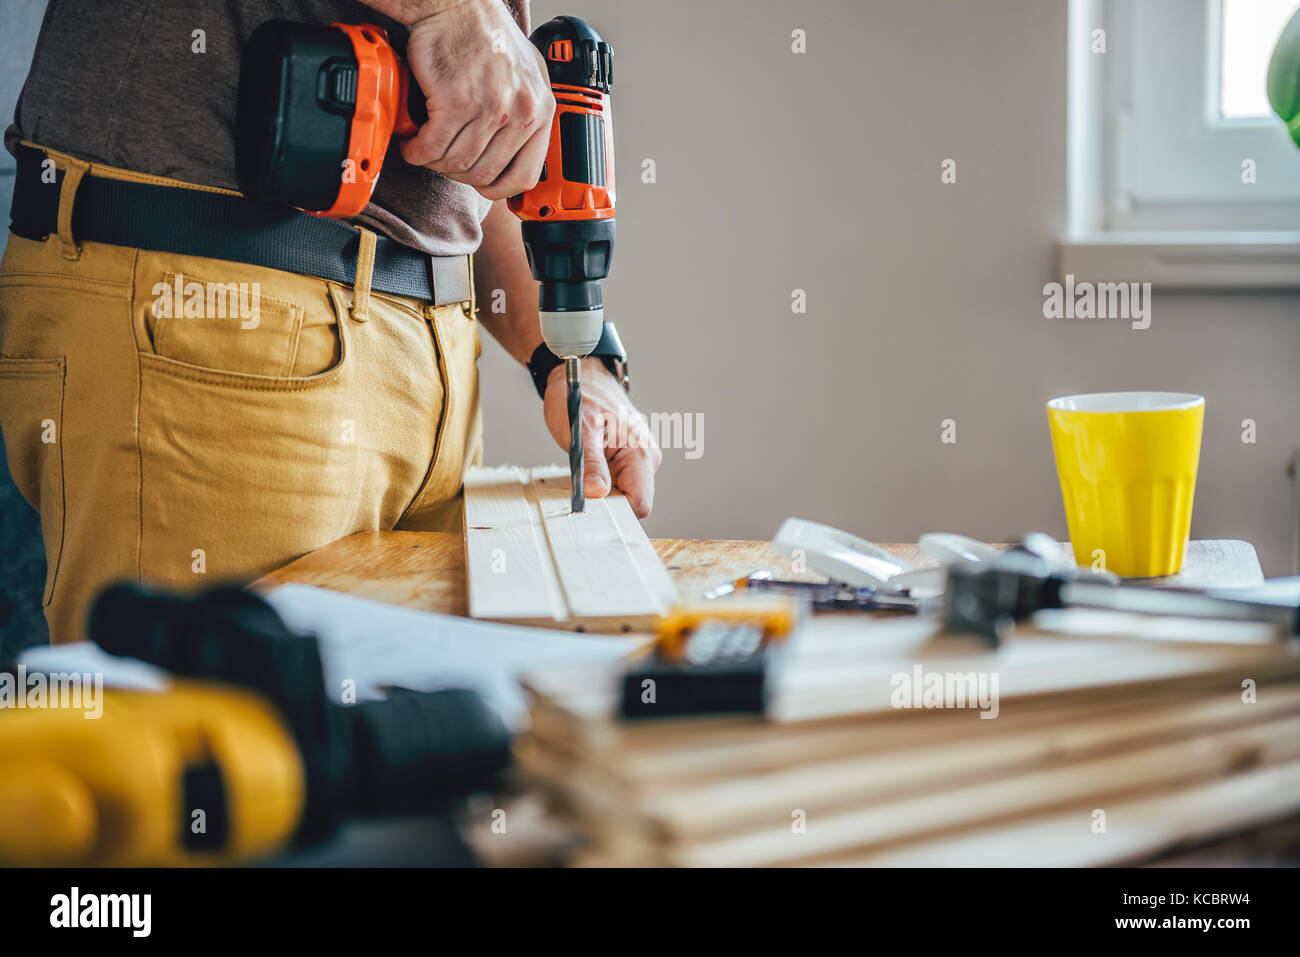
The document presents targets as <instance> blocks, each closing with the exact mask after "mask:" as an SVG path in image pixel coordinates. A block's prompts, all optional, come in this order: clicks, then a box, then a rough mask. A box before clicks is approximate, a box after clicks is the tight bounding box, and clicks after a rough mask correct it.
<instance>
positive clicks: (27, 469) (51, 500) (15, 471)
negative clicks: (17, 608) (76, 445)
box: [0, 356, 66, 605]
mask: <svg viewBox="0 0 1300 957" xmlns="http://www.w3.org/2000/svg"><path fill="white" fill-rule="evenodd" d="M65 369H66V364H65V361H64V359H63V357H62V356H59V357H56V358H49V359H15V358H0V431H3V434H4V443H5V455H6V457H7V458H8V460H9V472H10V474H11V475H12V476H13V480H14V485H15V486H17V488H18V491H19V492H20V493H21V494H22V496H23V498H25V499H27V501H28V502H29V503H31V506H32V507H33V508H35V509H36V510H37V511H38V512H40V516H41V533H42V535H43V537H44V539H45V558H46V565H47V571H46V574H45V596H44V604H46V605H48V604H49V603H50V598H51V596H52V595H53V594H54V583H55V580H56V579H57V578H58V574H59V560H60V558H61V557H62V554H63V515H64V500H63V384H64V374H65Z"/></svg>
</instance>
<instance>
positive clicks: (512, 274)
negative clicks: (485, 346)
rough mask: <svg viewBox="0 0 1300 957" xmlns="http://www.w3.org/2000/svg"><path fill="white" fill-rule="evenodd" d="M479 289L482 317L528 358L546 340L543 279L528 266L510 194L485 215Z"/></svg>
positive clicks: (477, 266) (508, 346)
mask: <svg viewBox="0 0 1300 957" xmlns="http://www.w3.org/2000/svg"><path fill="white" fill-rule="evenodd" d="M474 292H475V296H476V298H477V300H478V315H479V321H481V322H482V323H483V325H484V326H485V327H486V328H487V330H488V332H490V333H492V336H493V338H495V339H496V340H497V342H499V343H501V345H502V346H504V347H505V350H506V351H507V352H509V353H510V354H511V355H512V356H514V358H515V360H516V361H517V362H520V363H527V362H528V359H529V358H530V357H531V356H532V354H533V350H534V349H536V348H537V347H538V346H539V345H541V342H542V327H541V322H540V321H539V319H538V315H537V280H535V279H534V278H533V274H532V272H531V271H529V269H528V257H527V256H526V255H525V254H524V242H523V238H522V237H521V235H520V231H519V220H518V219H517V218H516V217H515V214H514V213H512V212H510V210H509V209H508V208H507V207H506V203H505V200H497V201H496V202H495V203H493V204H492V211H491V212H490V213H488V215H487V218H486V219H485V220H483V244H482V245H481V246H480V247H479V250H478V252H477V253H476V254H475V255H474ZM499 310H500V311H499Z"/></svg>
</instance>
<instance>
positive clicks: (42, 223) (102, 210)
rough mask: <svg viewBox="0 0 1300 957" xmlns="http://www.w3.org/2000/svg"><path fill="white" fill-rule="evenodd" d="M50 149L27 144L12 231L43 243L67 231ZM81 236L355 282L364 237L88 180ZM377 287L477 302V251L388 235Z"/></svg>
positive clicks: (249, 203)
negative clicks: (473, 297) (441, 251)
mask: <svg viewBox="0 0 1300 957" xmlns="http://www.w3.org/2000/svg"><path fill="white" fill-rule="evenodd" d="M45 155H46V154H45V151H44V150H39V149H34V148H32V147H30V146H19V147H18V174H17V176H16V177H15V179H14V200H13V207H12V212H11V214H10V217H11V222H10V224H9V230H10V232H12V233H14V234H15V235H18V236H22V237H23V238H24V239H34V240H36V241H38V242H40V241H44V239H45V238H46V237H47V236H49V235H50V234H51V233H55V232H58V218H59V194H60V192H61V190H62V184H63V176H64V171H63V170H58V171H57V172H56V174H55V176H56V181H55V182H54V183H49V182H42V179H41V173H42V169H41V163H42V161H43V160H44V159H45ZM72 236H73V239H74V240H75V241H77V242H79V243H82V242H90V243H107V244H109V245H112V246H129V247H132V248H135V249H150V250H154V251H156V252H168V253H177V254H180V255H185V256H202V257H204V258H207V259H225V260H228V261H230V262H239V263H248V264H249V265H252V266H266V267H267V268H269V269H283V270H285V271H286V272H295V273H300V274H302V275H304V276H315V277H316V278H318V279H330V280H333V281H334V282H340V283H344V284H346V285H349V286H350V285H352V284H353V283H354V282H355V281H356V273H357V250H358V248H359V244H360V237H359V234H358V232H357V230H356V229H354V228H353V227H351V226H349V225H347V224H346V223H341V222H338V221H337V220H333V219H325V218H322V217H320V216H312V215H310V214H308V213H304V212H301V211H300V210H296V209H288V208H285V207H281V206H271V205H267V204H265V203H258V202H254V201H253V200H250V199H245V198H244V197H242V196H227V195H225V194H222V193H210V192H205V191H203V190H197V189H185V188H183V187H175V186H156V185H153V184H152V183H132V182H127V181H124V180H116V179H104V178H102V177H97V176H86V177H84V178H83V179H82V180H81V183H80V184H78V186H77V195H76V200H75V202H74V204H73V207H72ZM370 288H371V289H373V290H375V291H376V292H386V293H389V294H391V295H395V296H408V297H410V298H413V299H423V300H427V301H429V302H432V303H434V304H435V305H439V306H441V305H446V304H448V303H453V302H464V301H466V300H468V299H469V298H470V266H469V257H468V256H428V255H425V254H424V253H420V252H416V251H415V250H414V249H411V248H410V247H408V246H403V245H402V244H401V243H398V242H395V241H393V240H392V239H389V238H388V237H387V236H378V237H376V240H375V267H374V272H373V274H372V276H371V279H370Z"/></svg>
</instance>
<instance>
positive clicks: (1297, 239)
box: [1058, 230, 1300, 290]
mask: <svg viewBox="0 0 1300 957" xmlns="http://www.w3.org/2000/svg"><path fill="white" fill-rule="evenodd" d="M1058 252H1059V256H1058V265H1059V269H1058V272H1059V274H1060V278H1061V280H1062V281H1064V279H1065V276H1066V275H1067V274H1068V275H1072V276H1074V278H1075V281H1076V282H1079V281H1085V280H1086V281H1089V282H1121V281H1123V282H1150V283H1151V286H1152V288H1154V289H1187V290H1216V289H1238V290H1248V289H1256V290H1258V289H1297V290H1300V232H1290V231H1280V230H1268V231H1260V232H1235V231H1233V232H1230V231H1223V230H1205V231H1191V230H1188V231H1178V232H1172V231H1171V232H1100V233H1084V234H1080V235H1076V236H1062V237H1061V239H1060V241H1059V244H1058Z"/></svg>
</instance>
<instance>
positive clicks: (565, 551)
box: [533, 469, 677, 618]
mask: <svg viewBox="0 0 1300 957" xmlns="http://www.w3.org/2000/svg"><path fill="white" fill-rule="evenodd" d="M533 488H534V490H535V491H536V493H537V496H538V499H539V507H540V510H541V515H542V522H543V523H544V525H545V527H546V537H547V540H548V541H549V542H550V546H551V554H552V556H553V557H554V560H555V569H556V572H557V573H558V575H559V578H560V583H561V585H562V587H563V589H564V595H565V598H566V599H567V601H568V605H569V614H570V616H571V617H574V618H605V617H613V616H618V617H651V618H654V617H657V616H659V615H662V614H664V613H665V612H667V611H668V609H669V607H671V605H672V603H673V602H674V601H676V600H677V589H676V587H675V586H674V585H673V583H672V579H671V578H669V577H668V573H667V572H666V571H664V567H663V564H662V563H661V562H660V561H659V556H657V555H655V554H654V549H653V548H651V547H650V540H649V539H648V538H646V535H645V532H644V531H643V530H642V529H641V523H640V522H638V521H637V520H636V516H634V515H633V514H632V508H631V506H630V505H628V502H627V499H626V498H625V497H624V496H623V495H621V494H617V493H611V494H610V495H607V496H606V497H605V498H595V499H588V500H587V507H586V509H585V510H584V511H582V512H578V513H574V512H572V511H571V510H570V507H569V474H568V471H567V470H558V469H533Z"/></svg>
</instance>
